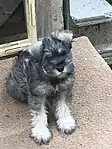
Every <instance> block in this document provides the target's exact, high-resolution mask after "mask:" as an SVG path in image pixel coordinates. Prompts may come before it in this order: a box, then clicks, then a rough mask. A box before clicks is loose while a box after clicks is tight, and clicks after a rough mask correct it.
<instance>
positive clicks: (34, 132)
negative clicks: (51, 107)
mask: <svg viewBox="0 0 112 149" xmlns="http://www.w3.org/2000/svg"><path fill="white" fill-rule="evenodd" d="M40 101H43V102H42V103H39V104H37V106H36V108H35V109H32V110H31V116H32V119H31V125H32V129H31V137H32V138H34V140H35V141H36V142H37V143H39V144H48V143H49V141H50V140H51V137H52V135H51V132H50V130H49V129H48V121H47V111H46V108H45V100H44V99H41V100H40Z"/></svg>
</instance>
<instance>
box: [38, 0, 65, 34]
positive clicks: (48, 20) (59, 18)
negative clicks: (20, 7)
mask: <svg viewBox="0 0 112 149" xmlns="http://www.w3.org/2000/svg"><path fill="white" fill-rule="evenodd" d="M36 7H37V10H36V20H37V36H38V37H43V36H46V35H48V34H49V33H51V32H52V31H55V30H57V29H63V27H64V25H63V13H62V7H63V5H62V0H37V1H36Z"/></svg>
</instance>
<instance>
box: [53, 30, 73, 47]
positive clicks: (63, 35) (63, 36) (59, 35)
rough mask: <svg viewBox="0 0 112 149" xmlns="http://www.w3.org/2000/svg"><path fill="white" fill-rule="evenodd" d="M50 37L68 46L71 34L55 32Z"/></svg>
mask: <svg viewBox="0 0 112 149" xmlns="http://www.w3.org/2000/svg"><path fill="white" fill-rule="evenodd" d="M51 35H52V36H53V37H55V38H58V39H59V40H61V41H63V42H65V43H68V44H70V43H71V42H72V39H73V33H72V32H71V31H70V30H64V31H56V32H53V33H52V34H51Z"/></svg>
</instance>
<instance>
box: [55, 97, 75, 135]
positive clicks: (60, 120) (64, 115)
mask: <svg viewBox="0 0 112 149" xmlns="http://www.w3.org/2000/svg"><path fill="white" fill-rule="evenodd" d="M60 98H61V99H60V100H59V101H58V103H57V106H56V118H57V125H58V127H59V129H60V130H61V131H62V132H70V131H72V130H74V129H75V127H76V124H75V120H74V119H73V117H72V115H71V112H70V108H69V106H68V105H67V103H66V101H65V99H66V97H65V95H64V94H62V95H61V96H60Z"/></svg>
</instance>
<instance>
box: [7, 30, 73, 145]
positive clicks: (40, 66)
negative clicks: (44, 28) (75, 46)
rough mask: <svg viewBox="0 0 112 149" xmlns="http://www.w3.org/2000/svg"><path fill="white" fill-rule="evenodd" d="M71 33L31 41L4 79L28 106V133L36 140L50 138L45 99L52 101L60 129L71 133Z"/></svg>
mask: <svg viewBox="0 0 112 149" xmlns="http://www.w3.org/2000/svg"><path fill="white" fill-rule="evenodd" d="M72 36H73V35H72V33H71V32H70V31H62V32H58V31H57V32H55V33H52V34H51V35H50V36H49V37H46V38H43V39H41V40H39V41H37V42H36V43H33V44H32V45H30V46H29V47H27V49H25V50H24V51H22V52H20V53H19V54H18V56H17V58H16V59H15V63H14V66H13V68H12V71H11V72H10V74H9V77H8V79H7V83H6V86H7V89H8V92H9V93H10V95H11V96H12V97H13V98H16V99H20V100H23V101H27V102H28V104H29V106H30V108H31V115H32V119H31V122H32V123H31V125H32V129H31V137H33V138H34V140H35V141H36V142H38V143H40V144H42V143H43V144H47V143H49V141H50V140H51V137H52V135H51V132H50V130H49V128H48V117H47V116H48V114H47V113H48V109H47V105H49V103H50V104H51V102H52V103H55V105H54V106H53V107H54V108H55V117H56V122H57V127H58V129H59V130H60V131H62V132H64V133H66V134H71V133H72V132H73V131H74V130H75V120H74V119H73V117H72V115H71V112H70V101H71V90H72V86H73V84H74V65H73V61H72V53H71V47H72V44H71V42H72Z"/></svg>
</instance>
